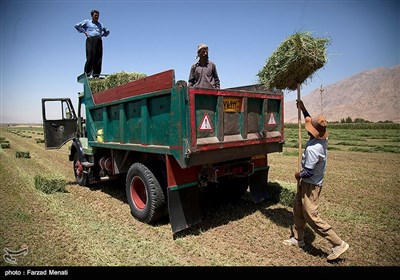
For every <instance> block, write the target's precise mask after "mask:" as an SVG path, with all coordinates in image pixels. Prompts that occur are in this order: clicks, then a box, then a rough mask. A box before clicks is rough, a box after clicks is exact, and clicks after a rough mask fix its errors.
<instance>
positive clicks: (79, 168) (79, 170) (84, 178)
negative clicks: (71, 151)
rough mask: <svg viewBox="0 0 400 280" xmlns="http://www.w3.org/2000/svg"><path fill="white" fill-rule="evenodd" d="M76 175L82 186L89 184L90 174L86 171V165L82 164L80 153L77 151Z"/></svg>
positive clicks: (75, 157)
mask: <svg viewBox="0 0 400 280" xmlns="http://www.w3.org/2000/svg"><path fill="white" fill-rule="evenodd" d="M73 164H74V166H73V168H74V175H75V180H76V182H77V183H78V184H79V185H80V186H88V185H89V176H88V174H87V173H84V172H83V170H84V167H83V165H82V162H81V161H80V160H79V156H78V153H75V156H74V162H73Z"/></svg>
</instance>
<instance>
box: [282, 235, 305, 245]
mask: <svg viewBox="0 0 400 280" xmlns="http://www.w3.org/2000/svg"><path fill="white" fill-rule="evenodd" d="M283 244H285V245H289V246H299V247H304V246H305V245H306V243H305V242H304V240H297V239H296V238H294V237H290V239H286V240H283Z"/></svg>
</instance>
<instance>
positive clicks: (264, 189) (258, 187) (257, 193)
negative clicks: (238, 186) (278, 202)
mask: <svg viewBox="0 0 400 280" xmlns="http://www.w3.org/2000/svg"><path fill="white" fill-rule="evenodd" d="M268 170H269V166H267V168H266V169H262V170H258V171H256V172H254V174H253V175H252V176H250V177H249V185H250V196H251V199H252V200H253V202H254V203H259V202H261V201H264V200H267V199H268V198H269V194H268Z"/></svg>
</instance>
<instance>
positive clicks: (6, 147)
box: [0, 143, 10, 149]
mask: <svg viewBox="0 0 400 280" xmlns="http://www.w3.org/2000/svg"><path fill="white" fill-rule="evenodd" d="M0 145H1V148H2V149H9V148H10V143H0Z"/></svg>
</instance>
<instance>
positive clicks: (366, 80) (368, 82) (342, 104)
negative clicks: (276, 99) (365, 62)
mask: <svg viewBox="0 0 400 280" xmlns="http://www.w3.org/2000/svg"><path fill="white" fill-rule="evenodd" d="M322 89H323V92H322V100H323V102H322V104H323V106H322V109H323V113H324V115H325V116H326V118H327V120H328V122H329V121H340V120H341V119H345V118H347V117H351V119H352V120H354V119H355V118H362V119H365V120H368V121H371V122H378V121H386V120H388V121H394V122H400V65H397V66H395V67H393V68H383V67H380V68H376V69H372V70H368V71H364V72H361V73H359V74H356V75H354V76H351V77H349V78H347V79H344V80H342V81H339V82H337V83H334V84H332V85H328V86H325V87H324V86H323V87H322ZM301 99H302V100H303V102H304V104H305V105H306V107H307V109H308V112H309V113H310V115H311V116H316V115H318V114H320V113H321V95H320V89H319V88H318V89H315V90H313V91H312V92H311V93H309V94H307V95H305V96H302V98H301ZM284 110H285V112H284V113H285V115H284V116H285V122H287V123H296V122H297V108H296V101H295V100H292V101H289V102H285V104H284ZM302 120H303V117H302Z"/></svg>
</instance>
